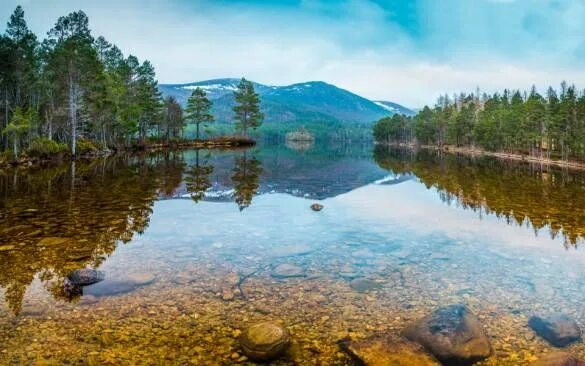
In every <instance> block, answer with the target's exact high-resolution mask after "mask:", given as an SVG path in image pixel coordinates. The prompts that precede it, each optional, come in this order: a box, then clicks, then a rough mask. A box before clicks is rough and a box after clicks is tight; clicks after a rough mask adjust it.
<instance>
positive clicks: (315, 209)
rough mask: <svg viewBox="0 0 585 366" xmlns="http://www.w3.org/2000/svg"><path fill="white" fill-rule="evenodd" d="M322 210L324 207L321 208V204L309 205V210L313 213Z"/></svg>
mask: <svg viewBox="0 0 585 366" xmlns="http://www.w3.org/2000/svg"><path fill="white" fill-rule="evenodd" d="M323 208H324V206H323V205H321V204H319V203H313V204H312V205H311V210H313V211H317V212H319V211H321V210H322V209H323Z"/></svg>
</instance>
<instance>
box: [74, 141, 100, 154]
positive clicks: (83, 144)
mask: <svg viewBox="0 0 585 366" xmlns="http://www.w3.org/2000/svg"><path fill="white" fill-rule="evenodd" d="M99 150H100V148H99V146H98V145H96V144H95V143H94V142H93V141H91V140H88V139H79V140H78V141H77V153H78V154H80V155H88V154H95V153H96V152H98V151H99Z"/></svg>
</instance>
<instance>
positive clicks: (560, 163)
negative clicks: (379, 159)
mask: <svg viewBox="0 0 585 366" xmlns="http://www.w3.org/2000/svg"><path fill="white" fill-rule="evenodd" d="M381 145H386V146H395V147H404V148H409V149H425V150H435V151H441V152H444V153H448V154H461V155H467V156H471V157H477V156H489V157H494V158H497V159H500V160H508V161H519V162H523V163H530V164H538V165H542V166H547V167H549V166H553V167H557V168H565V169H571V170H581V171H585V162H580V161H575V160H568V161H564V160H555V159H548V158H539V157H536V156H529V155H523V154H516V153H507V152H502V151H488V150H483V149H478V148H468V147H456V146H451V145H445V146H442V147H439V146H435V145H415V144H405V143H398V144H396V143H390V144H387V143H382V144H381Z"/></svg>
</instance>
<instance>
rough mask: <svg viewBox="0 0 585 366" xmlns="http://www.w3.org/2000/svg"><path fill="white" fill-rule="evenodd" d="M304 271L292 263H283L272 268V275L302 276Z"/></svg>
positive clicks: (280, 276)
mask: <svg viewBox="0 0 585 366" xmlns="http://www.w3.org/2000/svg"><path fill="white" fill-rule="evenodd" d="M304 276H305V271H304V270H303V269H302V268H301V267H299V266H296V265H294V264H288V263H283V264H279V265H278V266H276V267H275V268H274V269H273V270H272V277H275V278H290V277H304Z"/></svg>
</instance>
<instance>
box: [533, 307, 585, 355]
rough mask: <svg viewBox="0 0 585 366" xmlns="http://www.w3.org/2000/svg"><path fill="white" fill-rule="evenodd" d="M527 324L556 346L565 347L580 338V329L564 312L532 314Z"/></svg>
mask: <svg viewBox="0 0 585 366" xmlns="http://www.w3.org/2000/svg"><path fill="white" fill-rule="evenodd" d="M528 326H529V327H530V328H532V330H533V331H534V332H535V333H536V334H538V336H540V337H542V338H544V339H546V340H547V341H548V342H549V343H550V344H552V345H553V346H556V347H565V346H567V345H569V344H571V343H573V342H576V341H578V340H580V339H581V330H580V329H579V326H578V325H577V323H575V321H574V320H573V319H571V318H569V317H568V316H567V315H565V314H558V313H555V314H550V315H547V316H533V317H531V318H530V319H529V320H528Z"/></svg>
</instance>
